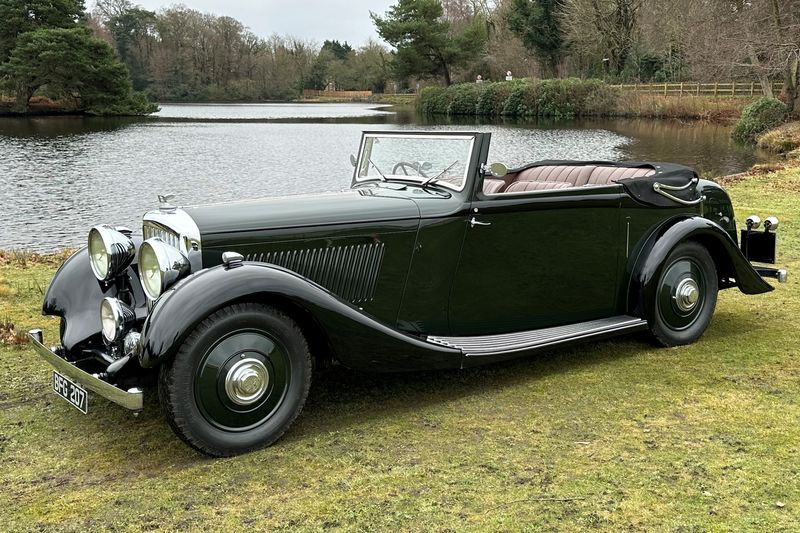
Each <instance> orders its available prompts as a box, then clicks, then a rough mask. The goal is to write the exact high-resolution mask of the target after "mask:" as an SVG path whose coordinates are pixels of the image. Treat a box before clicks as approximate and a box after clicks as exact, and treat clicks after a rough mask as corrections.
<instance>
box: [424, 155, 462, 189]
mask: <svg viewBox="0 0 800 533" xmlns="http://www.w3.org/2000/svg"><path fill="white" fill-rule="evenodd" d="M457 164H458V159H456V160H455V161H453V164H452V165H450V166H449V167H447V168H446V169H444V170H442V171H441V172H439V173H438V174H437V175H435V176H433V177H432V178H428V179H426V180H425V181H423V182H422V186H423V187H425V186H426V185H430V184H431V183H435V182H436V180H438V179H439V178H441V177H442V176H444V175H445V174H446V173H447V171H448V170H450V169H451V168H453V167H454V166H456V165H457Z"/></svg>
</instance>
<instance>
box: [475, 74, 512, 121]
mask: <svg viewBox="0 0 800 533" xmlns="http://www.w3.org/2000/svg"><path fill="white" fill-rule="evenodd" d="M516 85H519V82H516ZM514 86H515V84H514V83H513V82H512V83H507V82H497V83H488V84H486V85H485V86H484V89H483V91H482V92H481V95H480V97H479V98H478V105H477V106H476V108H475V111H476V113H477V114H478V115H485V116H492V117H496V116H499V115H501V114H502V113H503V108H504V107H505V104H506V100H507V99H508V96H509V95H510V94H511V91H512V90H513V89H514Z"/></svg>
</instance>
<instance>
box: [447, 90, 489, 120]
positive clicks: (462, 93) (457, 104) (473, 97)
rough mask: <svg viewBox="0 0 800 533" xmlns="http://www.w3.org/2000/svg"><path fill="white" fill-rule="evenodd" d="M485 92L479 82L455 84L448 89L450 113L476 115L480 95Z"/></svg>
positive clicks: (448, 108)
mask: <svg viewBox="0 0 800 533" xmlns="http://www.w3.org/2000/svg"><path fill="white" fill-rule="evenodd" d="M482 92H483V86H481V85H478V84H477V83H462V84H460V85H453V86H451V87H449V88H448V89H447V91H446V96H447V97H448V99H449V101H450V103H449V104H448V105H447V114H448V115H473V116H474V115H475V109H476V107H477V105H478V97H479V96H480V95H481V93H482Z"/></svg>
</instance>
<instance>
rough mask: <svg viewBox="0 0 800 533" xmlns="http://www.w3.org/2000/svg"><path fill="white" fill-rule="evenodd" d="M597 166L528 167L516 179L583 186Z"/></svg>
mask: <svg viewBox="0 0 800 533" xmlns="http://www.w3.org/2000/svg"><path fill="white" fill-rule="evenodd" d="M595 168H597V167H595V166H589V165H552V166H550V165H547V166H540V167H531V168H526V169H525V170H523V171H522V172H520V173H519V176H518V177H517V180H516V181H548V182H564V183H569V184H570V186H571V187H581V186H583V185H586V184H587V183H588V182H589V176H590V175H591V173H592V170H594V169H595Z"/></svg>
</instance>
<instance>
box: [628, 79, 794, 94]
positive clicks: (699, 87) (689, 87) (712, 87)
mask: <svg viewBox="0 0 800 533" xmlns="http://www.w3.org/2000/svg"><path fill="white" fill-rule="evenodd" d="M614 87H618V88H620V89H622V90H624V91H637V92H646V93H650V94H661V95H663V96H728V97H749V96H761V95H762V94H764V92H763V91H762V90H761V84H759V83H757V82H741V81H732V82H728V83H718V82H715V83H698V82H677V83H675V82H673V83H636V84H622V85H614ZM781 88H783V83H782V82H773V83H772V91H773V92H774V93H776V94H777V93H779V92H780V91H781Z"/></svg>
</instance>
